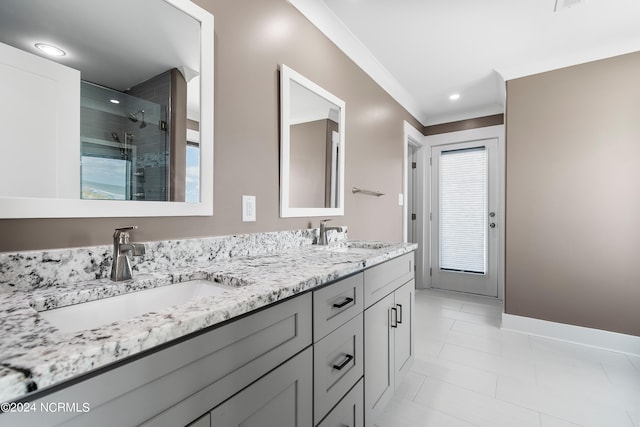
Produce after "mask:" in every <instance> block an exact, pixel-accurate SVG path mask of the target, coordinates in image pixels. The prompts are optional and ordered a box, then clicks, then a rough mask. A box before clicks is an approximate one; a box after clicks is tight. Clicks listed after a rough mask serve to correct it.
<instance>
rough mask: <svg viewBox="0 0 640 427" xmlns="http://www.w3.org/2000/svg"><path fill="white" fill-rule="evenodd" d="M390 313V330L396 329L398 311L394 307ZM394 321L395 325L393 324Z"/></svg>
mask: <svg viewBox="0 0 640 427" xmlns="http://www.w3.org/2000/svg"><path fill="white" fill-rule="evenodd" d="M391 311H392V312H393V313H391V327H392V328H397V327H398V309H397V308H395V307H391ZM394 321H395V323H393V322H394Z"/></svg>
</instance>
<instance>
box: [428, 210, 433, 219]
mask: <svg viewBox="0 0 640 427" xmlns="http://www.w3.org/2000/svg"><path fill="white" fill-rule="evenodd" d="M432 219H433V214H432V213H431V212H429V221H431V220H432Z"/></svg>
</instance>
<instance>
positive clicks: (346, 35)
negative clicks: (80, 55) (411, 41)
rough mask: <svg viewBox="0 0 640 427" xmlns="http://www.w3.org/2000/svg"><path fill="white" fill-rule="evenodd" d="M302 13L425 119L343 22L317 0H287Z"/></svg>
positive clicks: (405, 106)
mask: <svg viewBox="0 0 640 427" xmlns="http://www.w3.org/2000/svg"><path fill="white" fill-rule="evenodd" d="M289 3H291V4H292V5H293V6H294V7H295V8H296V9H298V11H300V13H302V15H304V16H305V17H306V18H307V19H308V20H309V21H311V23H312V24H313V25H315V26H316V27H317V28H318V29H319V30H320V31H321V32H322V33H323V34H324V35H325V36H326V37H327V38H328V39H329V40H331V41H332V42H333V43H334V44H335V45H336V46H338V48H339V49H340V50H342V51H343V52H344V53H345V54H346V55H347V56H348V57H349V58H350V59H351V60H352V61H353V62H354V63H355V64H356V65H358V66H359V67H360V68H361V69H362V70H363V71H364V72H365V73H367V74H368V75H369V76H370V77H371V78H372V79H373V80H374V81H375V82H376V83H377V84H378V85H379V86H380V87H381V88H382V89H384V90H385V91H386V92H387V93H388V94H389V95H391V97H392V98H393V99H395V100H396V101H397V102H398V103H399V104H400V105H401V106H402V107H404V108H405V109H406V110H407V111H408V112H409V113H410V114H411V115H413V116H414V117H415V118H416V119H417V120H418V121H419V122H420V123H421V124H423V125H424V123H426V122H427V115H426V113H425V112H424V111H423V110H422V109H421V108H420V106H419V105H418V103H417V102H416V100H415V99H414V98H413V97H412V96H411V94H410V93H409V92H408V91H407V90H406V89H405V88H404V87H403V86H402V85H401V84H400V83H399V82H398V81H397V80H396V79H395V78H394V77H393V76H392V75H391V73H390V72H389V71H388V70H387V69H386V68H385V67H384V66H383V65H382V64H381V63H380V62H379V61H378V60H377V59H376V57H375V56H373V54H372V53H371V52H370V51H369V50H368V49H367V48H366V47H365V46H364V44H362V42H361V41H360V40H359V39H358V38H357V37H356V36H355V35H354V34H353V33H352V32H351V31H350V30H349V29H348V28H347V27H346V26H345V25H344V23H343V22H342V21H341V20H340V19H339V18H338V17H337V16H336V15H335V14H334V13H333V12H332V11H331V9H329V8H328V7H327V5H326V4H325V3H324V2H322V1H318V0H289Z"/></svg>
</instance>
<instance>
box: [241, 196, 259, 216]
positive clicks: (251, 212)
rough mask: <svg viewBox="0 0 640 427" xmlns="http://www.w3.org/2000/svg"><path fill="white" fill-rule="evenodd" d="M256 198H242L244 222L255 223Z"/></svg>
mask: <svg viewBox="0 0 640 427" xmlns="http://www.w3.org/2000/svg"><path fill="white" fill-rule="evenodd" d="M255 220H256V196H242V221H243V222H255Z"/></svg>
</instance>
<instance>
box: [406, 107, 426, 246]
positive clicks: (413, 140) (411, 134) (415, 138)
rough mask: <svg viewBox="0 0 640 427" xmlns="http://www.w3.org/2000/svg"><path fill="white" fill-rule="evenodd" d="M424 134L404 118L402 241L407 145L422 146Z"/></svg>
mask: <svg viewBox="0 0 640 427" xmlns="http://www.w3.org/2000/svg"><path fill="white" fill-rule="evenodd" d="M423 141H424V135H422V133H421V132H420V131H419V130H418V129H416V128H415V127H413V125H412V124H411V123H409V122H407V121H406V120H405V121H404V140H403V144H402V148H403V152H402V153H403V155H402V159H403V160H402V193H403V194H404V204H403V206H402V215H403V217H402V241H403V242H405V243H406V242H407V236H408V228H409V224H408V216H409V212H408V211H407V209H408V208H409V204H408V203H407V201H408V199H409V182H408V181H409V162H408V160H407V158H408V156H409V145H415V146H419V147H421V146H423V145H424V142H423Z"/></svg>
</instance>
